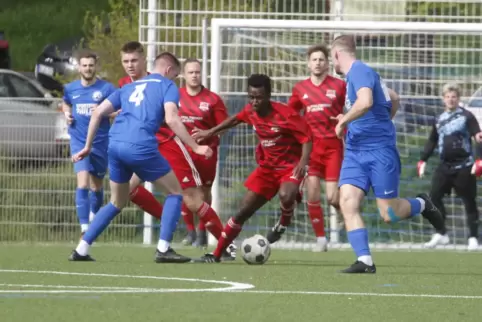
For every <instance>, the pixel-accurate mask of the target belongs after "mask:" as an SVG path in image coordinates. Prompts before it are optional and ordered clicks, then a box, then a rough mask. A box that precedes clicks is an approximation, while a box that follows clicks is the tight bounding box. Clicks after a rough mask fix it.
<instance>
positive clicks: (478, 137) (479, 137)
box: [475, 132, 482, 143]
mask: <svg viewBox="0 0 482 322" xmlns="http://www.w3.org/2000/svg"><path fill="white" fill-rule="evenodd" d="M475 141H477V143H482V132H479V133H477V134H476V135H475Z"/></svg>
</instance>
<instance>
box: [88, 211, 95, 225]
mask: <svg viewBox="0 0 482 322" xmlns="http://www.w3.org/2000/svg"><path fill="white" fill-rule="evenodd" d="M94 217H95V214H94V213H93V212H92V211H91V212H90V213H89V223H91V222H92V220H94Z"/></svg>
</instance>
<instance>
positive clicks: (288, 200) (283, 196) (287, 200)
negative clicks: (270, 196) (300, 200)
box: [278, 190, 296, 207]
mask: <svg viewBox="0 0 482 322" xmlns="http://www.w3.org/2000/svg"><path fill="white" fill-rule="evenodd" d="M278 196H279V200H280V202H281V204H282V205H283V206H284V207H290V206H291V205H293V203H294V202H295V201H296V193H293V192H291V191H287V190H280V191H279V193H278Z"/></svg>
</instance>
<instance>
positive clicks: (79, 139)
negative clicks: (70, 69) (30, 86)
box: [63, 51, 115, 234]
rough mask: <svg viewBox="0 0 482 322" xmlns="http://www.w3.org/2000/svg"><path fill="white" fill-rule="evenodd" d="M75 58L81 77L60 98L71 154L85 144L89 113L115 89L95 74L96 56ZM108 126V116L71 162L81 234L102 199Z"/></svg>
mask: <svg viewBox="0 0 482 322" xmlns="http://www.w3.org/2000/svg"><path fill="white" fill-rule="evenodd" d="M78 61H79V65H78V70H79V74H80V79H78V80H76V81H74V82H72V83H69V84H67V85H65V88H64V97H63V111H64V114H65V117H66V120H67V123H68V124H69V135H70V150H71V153H72V155H74V154H75V153H77V152H79V151H80V150H82V148H83V147H84V145H85V142H86V138H87V130H88V128H89V121H90V118H91V115H92V112H93V111H94V110H95V108H96V107H97V106H98V105H99V104H100V103H101V102H102V101H103V100H104V99H105V98H106V97H108V96H109V95H110V94H112V93H113V92H114V91H115V87H114V85H112V84H111V83H109V82H106V81H104V80H101V79H98V78H97V77H96V65H97V56H96V55H95V54H94V53H91V52H88V51H85V52H82V53H81V54H80V55H79V56H78ZM109 129H110V121H109V118H108V117H104V118H102V119H101V122H100V126H99V131H98V132H97V135H96V136H95V138H94V140H93V142H92V151H91V153H90V155H89V156H88V157H87V158H85V159H83V160H82V161H80V162H77V163H75V164H74V171H75V173H76V175H77V189H76V192H75V205H76V209H77V217H78V218H79V223H80V228H81V233H82V234H84V233H85V232H86V231H87V228H88V226H89V215H90V218H91V219H92V217H93V215H94V214H95V213H97V211H98V210H99V208H100V207H101V206H102V202H103V200H104V190H103V187H102V181H103V179H104V176H105V174H106V172H107V147H108V144H109ZM89 190H90V191H89Z"/></svg>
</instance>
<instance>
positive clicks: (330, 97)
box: [288, 45, 346, 251]
mask: <svg viewBox="0 0 482 322" xmlns="http://www.w3.org/2000/svg"><path fill="white" fill-rule="evenodd" d="M307 55H308V68H309V69H310V72H311V75H310V78H308V79H305V80H303V81H301V82H299V83H297V84H296V85H295V86H294V87H293V94H292V96H291V97H290V99H289V101H288V105H289V106H290V107H292V108H294V109H296V110H299V111H301V112H302V113H303V115H304V118H305V120H306V122H307V123H308V125H309V126H310V128H311V131H312V133H313V151H312V152H311V156H310V162H309V166H308V176H307V178H306V180H305V182H306V186H307V190H308V195H307V206H308V214H309V216H310V219H311V224H312V226H313V230H314V232H315V235H316V237H317V243H316V247H315V248H314V250H316V251H326V250H327V240H326V237H325V225H324V218H323V208H322V207H321V184H320V179H324V180H325V182H326V190H325V191H326V199H327V201H328V203H329V204H330V205H332V206H334V207H335V208H337V209H338V178H339V175H340V169H341V163H342V160H343V141H342V140H340V139H338V138H337V137H336V134H335V127H336V122H334V121H333V119H332V118H334V117H336V116H337V115H339V114H343V107H344V105H345V96H346V84H345V82H344V81H343V80H341V79H338V78H335V77H332V76H330V75H328V69H329V63H328V57H329V51H328V48H327V47H325V46H323V45H316V46H312V47H310V48H309V49H308V52H307Z"/></svg>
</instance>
